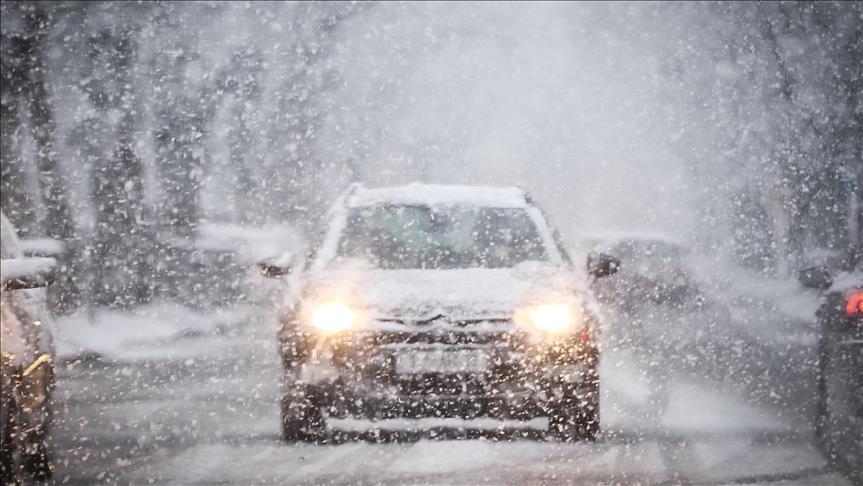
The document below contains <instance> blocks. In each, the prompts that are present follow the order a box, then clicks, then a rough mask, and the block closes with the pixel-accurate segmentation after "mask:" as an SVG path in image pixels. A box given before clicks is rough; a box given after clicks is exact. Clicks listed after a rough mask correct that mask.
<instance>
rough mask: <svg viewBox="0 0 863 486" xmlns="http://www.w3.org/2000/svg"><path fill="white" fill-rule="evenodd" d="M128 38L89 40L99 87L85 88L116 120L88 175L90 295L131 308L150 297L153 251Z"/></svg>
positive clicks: (106, 34) (124, 33)
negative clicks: (92, 217)
mask: <svg viewBox="0 0 863 486" xmlns="http://www.w3.org/2000/svg"><path fill="white" fill-rule="evenodd" d="M133 37H134V31H133V30H132V29H130V28H127V27H120V28H118V29H116V30H113V31H110V30H106V31H103V32H101V33H99V34H98V35H96V36H95V37H94V38H93V39H91V40H92V46H93V47H94V52H93V54H92V55H93V57H94V58H96V59H99V60H100V63H99V64H101V65H100V66H98V68H97V70H98V71H100V72H102V75H101V80H102V81H103V82H102V83H100V84H99V85H98V87H97V86H96V84H95V83H93V84H91V85H90V87H89V89H88V91H89V95H90V98H91V100H94V104H95V105H96V106H97V107H98V108H100V109H101V110H102V111H103V112H104V111H107V110H109V109H110V110H114V111H117V112H118V113H119V114H120V121H119V124H118V126H117V129H116V137H117V138H116V139H117V144H116V146H115V148H114V150H113V152H112V154H111V156H110V157H97V158H95V159H94V160H93V161H94V162H95V163H94V165H93V167H92V169H91V178H92V183H91V187H92V190H93V195H92V197H93V201H94V202H95V203H96V233H95V238H94V252H93V257H94V261H93V270H94V274H95V282H94V295H95V296H96V298H97V303H98V304H100V305H105V306H121V307H130V306H133V305H137V304H141V303H143V302H146V301H148V300H149V297H150V295H151V284H150V282H151V280H152V275H151V274H152V272H151V271H150V268H151V265H152V262H153V260H154V257H153V255H152V252H153V251H155V248H154V237H153V235H152V229H151V227H150V225H148V222H147V218H146V217H145V209H146V208H145V204H144V180H143V167H142V163H141V160H140V158H139V157H138V156H137V155H136V153H135V140H136V138H137V136H138V132H137V129H136V127H137V122H138V115H137V114H138V113H139V112H140V109H139V106H138V101H137V96H136V93H135V91H134V90H133V89H132V86H133V80H132V66H133V63H134V61H135V58H136V56H135V50H136V49H135V43H134V40H133ZM105 72H107V73H109V75H105V74H104V73H105Z"/></svg>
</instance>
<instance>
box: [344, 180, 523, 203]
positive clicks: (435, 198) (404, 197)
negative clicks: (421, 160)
mask: <svg viewBox="0 0 863 486" xmlns="http://www.w3.org/2000/svg"><path fill="white" fill-rule="evenodd" d="M379 204H413V205H427V206H446V205H470V206H490V207H500V208H523V207H526V206H527V205H528V201H527V197H526V194H525V192H524V191H523V190H522V189H519V188H517V187H491V186H466V185H442V184H419V183H413V184H408V185H405V186H395V187H376V188H366V187H362V186H359V187H357V188H356V190H355V191H354V192H353V193H351V195H350V196H349V197H348V199H347V202H346V205H347V206H348V207H362V206H375V205H379Z"/></svg>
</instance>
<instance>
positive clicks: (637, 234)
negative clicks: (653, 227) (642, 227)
mask: <svg viewBox="0 0 863 486" xmlns="http://www.w3.org/2000/svg"><path fill="white" fill-rule="evenodd" d="M579 240H581V241H590V242H595V243H604V244H616V243H619V242H621V241H635V242H645V243H650V242H661V243H668V244H672V245H675V246H686V243H685V242H684V241H683V240H682V239H680V238H678V237H675V236H672V235H669V234H667V233H660V232H654V231H615V230H608V231H595V232H585V233H582V234H581V235H579Z"/></svg>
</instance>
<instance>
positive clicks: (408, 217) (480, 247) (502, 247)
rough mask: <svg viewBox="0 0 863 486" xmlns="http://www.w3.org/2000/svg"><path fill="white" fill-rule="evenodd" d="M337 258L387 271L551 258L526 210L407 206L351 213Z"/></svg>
mask: <svg viewBox="0 0 863 486" xmlns="http://www.w3.org/2000/svg"><path fill="white" fill-rule="evenodd" d="M338 256H339V257H341V258H357V259H362V260H365V261H367V262H369V263H371V264H372V265H373V266H375V267H378V268H382V269H411V268H437V269H453V268H475V267H482V268H508V267H512V266H515V265H518V264H519V263H522V262H525V261H546V260H547V259H548V256H547V252H546V249H545V246H544V245H543V241H542V239H541V237H540V235H539V232H538V231H537V228H536V225H535V224H534V222H533V220H532V219H531V218H530V216H529V215H528V213H527V211H526V210H524V209H519V208H493V207H467V206H453V207H444V208H442V207H429V206H406V205H400V206H396V205H393V206H375V207H363V208H354V209H352V210H351V211H350V213H349V215H348V221H347V227H346V228H345V231H344V233H343V235H342V238H341V240H340V242H339V247H338Z"/></svg>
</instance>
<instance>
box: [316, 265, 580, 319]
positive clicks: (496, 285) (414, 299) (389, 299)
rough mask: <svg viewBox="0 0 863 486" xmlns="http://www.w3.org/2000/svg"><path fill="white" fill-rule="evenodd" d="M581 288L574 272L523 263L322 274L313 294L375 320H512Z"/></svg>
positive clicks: (363, 270)
mask: <svg viewBox="0 0 863 486" xmlns="http://www.w3.org/2000/svg"><path fill="white" fill-rule="evenodd" d="M579 288H581V287H580V286H579V285H578V280H577V279H575V278H574V275H573V274H572V272H571V271H567V270H566V269H561V268H560V267H550V266H541V265H521V266H518V267H515V268H507V269H485V268H469V269H457V270H367V269H362V270H357V269H348V268H344V269H333V270H328V271H325V272H322V273H321V274H320V275H318V276H317V278H315V279H314V280H313V281H312V282H311V285H310V286H309V291H310V292H311V294H312V295H314V297H315V298H319V299H327V298H339V299H346V300H349V301H351V302H352V303H354V304H356V305H359V306H361V307H362V308H364V309H365V310H366V311H367V312H368V313H369V315H370V317H372V318H375V319H393V320H400V321H430V320H434V319H437V318H440V317H445V318H447V319H449V320H482V319H508V318H510V317H511V316H512V313H513V311H514V310H515V309H516V308H517V307H519V306H521V305H528V304H530V303H537V302H548V301H552V300H553V301H560V300H561V299H573V298H574V296H575V295H576V291H577V290H578V289H579Z"/></svg>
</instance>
